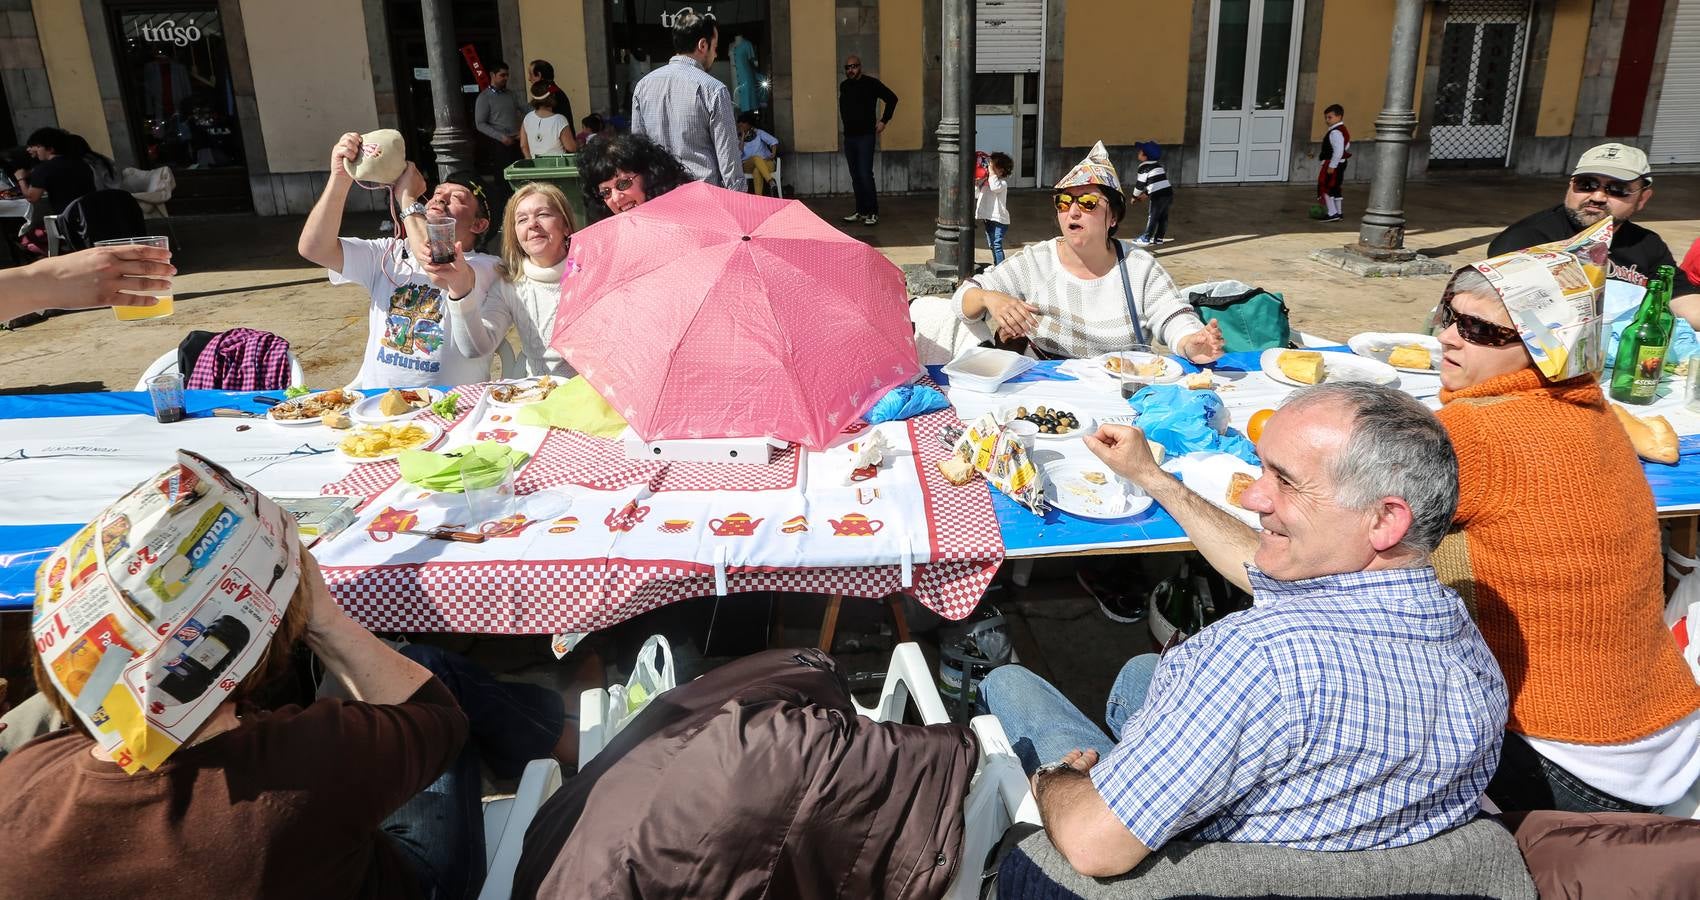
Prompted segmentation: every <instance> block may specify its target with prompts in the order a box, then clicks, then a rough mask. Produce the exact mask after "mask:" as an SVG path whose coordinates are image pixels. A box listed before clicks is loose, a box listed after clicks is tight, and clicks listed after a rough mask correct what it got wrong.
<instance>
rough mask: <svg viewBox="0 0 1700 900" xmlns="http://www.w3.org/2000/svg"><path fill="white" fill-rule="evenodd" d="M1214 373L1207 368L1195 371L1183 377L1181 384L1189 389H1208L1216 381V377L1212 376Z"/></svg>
mask: <svg viewBox="0 0 1700 900" xmlns="http://www.w3.org/2000/svg"><path fill="white" fill-rule="evenodd" d="M1214 375H1215V373H1214V372H1212V371H1211V370H1209V369H1205V370H1204V371H1202V372H1194V373H1192V374H1191V375H1188V376H1187V377H1185V378H1183V379H1181V386H1182V387H1184V388H1186V389H1187V390H1189V391H1207V390H1209V389H1210V388H1211V387H1212V386H1214V385H1215V383H1216V382H1215V379H1214V378H1213V377H1212V376H1214Z"/></svg>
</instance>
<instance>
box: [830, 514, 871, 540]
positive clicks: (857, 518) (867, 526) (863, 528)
mask: <svg viewBox="0 0 1700 900" xmlns="http://www.w3.org/2000/svg"><path fill="white" fill-rule="evenodd" d="M827 522H828V523H830V524H831V525H832V534H833V536H834V537H872V536H874V535H875V534H878V533H879V530H880V529H881V528H884V527H885V523H884V522H882V521H880V520H879V519H870V518H868V517H867V516H864V515H862V514H861V513H851V514H849V515H847V516H845V517H844V518H842V519H828V520H827Z"/></svg>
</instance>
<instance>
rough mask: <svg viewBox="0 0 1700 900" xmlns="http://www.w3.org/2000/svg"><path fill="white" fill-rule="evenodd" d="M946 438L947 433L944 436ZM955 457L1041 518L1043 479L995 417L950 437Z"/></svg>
mask: <svg viewBox="0 0 1700 900" xmlns="http://www.w3.org/2000/svg"><path fill="white" fill-rule="evenodd" d="M947 434H948V433H947ZM950 439H951V446H952V448H953V449H954V450H955V451H956V454H957V455H958V456H960V457H962V458H963V459H966V460H968V461H969V462H970V463H972V464H973V466H974V468H975V469H976V470H977V471H978V472H979V473H980V474H982V475H984V476H986V480H987V481H989V482H991V483H992V486H993V487H995V488H997V489H998V490H1000V491H1003V492H1004V493H1005V494H1008V495H1009V496H1010V499H1012V500H1014V501H1015V502H1017V503H1019V504H1021V505H1022V506H1025V507H1027V509H1028V510H1030V511H1031V512H1033V514H1035V515H1040V516H1042V515H1044V514H1045V510H1046V508H1047V506H1046V503H1045V482H1044V477H1043V475H1042V474H1041V472H1040V469H1039V467H1038V466H1037V465H1035V464H1034V463H1033V458H1032V457H1031V456H1030V455H1029V454H1028V453H1027V448H1026V447H1023V446H1021V442H1020V441H1019V440H1017V439H1016V436H1015V435H1014V434H1013V433H1011V432H1010V431H1009V430H1008V429H1007V428H1005V427H1004V426H1003V425H1000V424H998V417H997V416H995V415H993V414H991V413H986V414H985V415H983V416H981V417H980V418H978V419H975V420H974V421H973V422H971V423H969V424H968V425H967V426H966V427H964V428H963V429H962V433H961V434H960V435H954V436H950Z"/></svg>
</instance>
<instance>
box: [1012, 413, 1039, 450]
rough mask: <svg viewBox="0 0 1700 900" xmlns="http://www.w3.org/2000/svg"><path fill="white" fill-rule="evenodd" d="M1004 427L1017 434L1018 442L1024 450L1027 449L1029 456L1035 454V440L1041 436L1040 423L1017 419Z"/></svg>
mask: <svg viewBox="0 0 1700 900" xmlns="http://www.w3.org/2000/svg"><path fill="white" fill-rule="evenodd" d="M1004 429H1005V430H1006V431H1008V432H1009V433H1010V434H1012V435H1014V436H1015V440H1016V442H1017V443H1019V444H1020V445H1021V448H1022V449H1023V450H1026V451H1027V455H1028V456H1032V455H1033V442H1034V441H1035V440H1037V439H1038V437H1039V426H1038V425H1035V424H1033V423H1032V422H1029V421H1027V420H1026V419H1015V420H1013V421H1011V422H1010V423H1009V424H1008V425H1005V426H1004Z"/></svg>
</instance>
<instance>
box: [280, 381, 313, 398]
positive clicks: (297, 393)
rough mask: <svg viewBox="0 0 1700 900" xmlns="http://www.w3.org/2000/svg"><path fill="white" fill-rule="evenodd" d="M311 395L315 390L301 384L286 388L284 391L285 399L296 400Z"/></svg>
mask: <svg viewBox="0 0 1700 900" xmlns="http://www.w3.org/2000/svg"><path fill="white" fill-rule="evenodd" d="M311 393H313V389H312V388H310V387H306V386H304V385H299V384H292V385H290V386H289V387H286V388H284V389H283V399H285V400H294V399H295V398H296V397H305V396H307V395H308V394H311Z"/></svg>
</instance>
